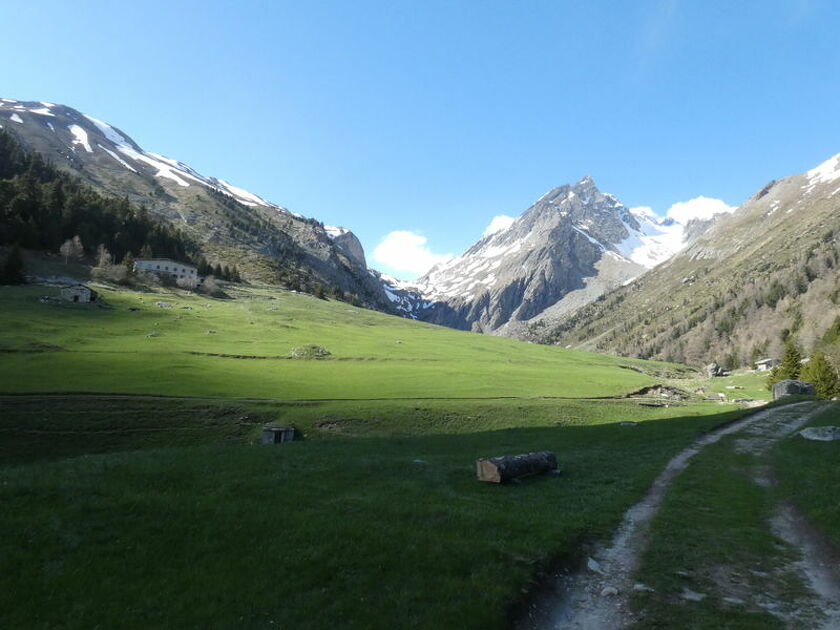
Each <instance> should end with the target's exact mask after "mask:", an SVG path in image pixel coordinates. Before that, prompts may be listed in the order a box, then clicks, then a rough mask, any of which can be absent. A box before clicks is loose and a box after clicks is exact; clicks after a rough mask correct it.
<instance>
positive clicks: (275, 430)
mask: <svg viewBox="0 0 840 630" xmlns="http://www.w3.org/2000/svg"><path fill="white" fill-rule="evenodd" d="M294 439H295V428H294V427H278V426H265V427H263V432H262V443H263V444H282V443H283V442H292V441H294Z"/></svg>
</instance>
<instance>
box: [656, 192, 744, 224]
mask: <svg viewBox="0 0 840 630" xmlns="http://www.w3.org/2000/svg"><path fill="white" fill-rule="evenodd" d="M734 211H735V206H730V205H729V204H727V203H726V202H725V201H721V200H720V199H712V198H710V197H695V198H694V199H691V200H689V201H679V202H677V203H675V204H674V205H673V206H671V207H670V208H668V212H666V213H665V214H666V215H667V216H668V217H669V218H671V219H673V220H674V221H676V222H677V223H682V224H683V225H685V224H686V223H688V222H689V221H690V220H691V219H711V218H712V217H713V216H714V215H716V214H720V213H722V212H726V213H730V212H734Z"/></svg>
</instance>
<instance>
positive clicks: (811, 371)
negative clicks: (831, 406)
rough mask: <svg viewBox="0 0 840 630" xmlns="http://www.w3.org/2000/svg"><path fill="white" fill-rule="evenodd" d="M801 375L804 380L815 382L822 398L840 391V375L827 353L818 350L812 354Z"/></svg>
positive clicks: (829, 396) (818, 393)
mask: <svg viewBox="0 0 840 630" xmlns="http://www.w3.org/2000/svg"><path fill="white" fill-rule="evenodd" d="M799 377H800V378H801V379H802V380H803V381H807V382H808V383H813V385H814V387H816V389H817V396H819V397H820V398H831V397H832V396H836V395H837V394H838V392H840V377H838V375H837V370H835V369H834V366H833V365H831V363H830V362H829V360H828V358H827V357H826V356H825V353H824V352H822V351H820V350H817V351H816V352H814V354H812V355H811V359H810V361H808V363H806V364H805V365H804V366H802V371H801V372H800V374H799Z"/></svg>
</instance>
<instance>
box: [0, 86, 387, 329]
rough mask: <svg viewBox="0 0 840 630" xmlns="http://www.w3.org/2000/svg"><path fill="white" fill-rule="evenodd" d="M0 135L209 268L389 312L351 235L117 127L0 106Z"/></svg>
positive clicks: (50, 110) (35, 105)
mask: <svg viewBox="0 0 840 630" xmlns="http://www.w3.org/2000/svg"><path fill="white" fill-rule="evenodd" d="M0 127H2V128H3V129H4V130H5V131H7V132H9V133H11V134H12V135H13V136H14V137H15V138H16V139H17V140H18V141H19V142H20V143H21V144H22V146H23V147H24V149H26V150H29V151H35V152H37V153H39V154H41V155H42V156H43V157H44V158H45V159H47V160H49V161H50V162H52V163H54V164H55V166H57V167H58V168H59V169H61V170H63V171H66V172H69V173H71V174H73V175H74V176H77V177H79V178H80V179H81V180H82V181H84V182H85V183H86V184H88V185H90V186H92V187H93V188H94V189H95V190H98V191H100V192H104V193H106V194H110V195H113V196H117V197H125V198H126V199H128V200H129V201H131V202H133V203H136V204H137V205H139V206H142V207H144V208H146V209H148V210H149V211H150V213H151V214H153V215H154V216H156V217H157V218H158V219H159V220H161V221H165V222H169V223H170V224H173V225H174V226H176V227H178V228H179V229H181V230H184V231H185V232H187V233H189V234H191V235H192V236H193V237H194V238H195V239H196V240H197V241H198V242H200V243H201V245H202V249H203V252H204V255H205V256H206V257H207V258H208V260H210V262H211V263H213V262H219V261H222V262H225V261H231V262H233V261H234V260H235V261H236V264H237V266H238V267H239V268H240V269H241V270H242V271H243V275H244V276H245V277H246V278H251V279H258V280H262V281H267V282H274V283H281V284H287V285H288V286H301V287H305V286H308V287H311V290H315V288H316V287H322V289H320V290H323V288H326V289H327V290H328V291H329V292H331V293H335V294H337V295H338V294H342V295H349V296H351V297H352V299H354V300H356V301H358V302H360V303H361V304H364V305H367V306H370V307H373V308H377V309H379V310H382V311H384V312H390V313H394V309H393V307H392V306H391V302H390V301H389V300H388V299H387V297H386V295H385V292H384V290H383V288H382V286H381V285H380V284H379V283H378V282H376V281H375V279H374V278H372V277H371V276H370V275H369V274H368V273H367V266H366V263H365V259H364V253H363V250H361V244H359V243H358V239H356V237H355V235H352V233H350V232H349V230H346V229H343V228H333V227H331V226H324V225H323V224H321V223H320V222H318V221H316V220H314V219H308V218H305V217H303V216H301V215H299V214H296V213H293V212H290V211H289V210H287V209H286V208H284V207H282V206H280V205H278V204H275V203H272V202H269V201H266V200H265V199H263V198H262V197H260V196H259V195H256V194H254V193H252V192H250V191H248V190H245V189H243V188H239V187H237V186H235V185H233V184H230V183H228V182H227V181H225V180H223V179H221V178H216V177H207V176H204V175H201V174H200V173H198V172H197V171H195V170H194V169H192V168H191V167H189V166H188V165H187V164H185V163H183V162H180V161H178V160H174V159H171V158H168V157H165V156H162V155H160V154H157V153H153V152H150V151H146V150H144V149H142V148H141V147H140V146H139V145H138V144H137V143H136V142H135V141H134V140H132V139H131V137H130V136H129V135H128V134H126V133H125V132H123V131H122V130H120V129H119V128H117V127H115V126H112V125H110V124H108V123H106V122H103V121H101V120H99V119H97V118H94V117H92V116H88V115H86V114H83V113H81V112H79V111H77V110H75V109H73V108H71V107H68V106H66V105H57V104H54V103H48V102H41V101H27V102H22V101H16V100H13V99H8V98H2V99H0ZM134 253H135V255H136V254H137V253H138V252H134Z"/></svg>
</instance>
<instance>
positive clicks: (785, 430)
mask: <svg viewBox="0 0 840 630" xmlns="http://www.w3.org/2000/svg"><path fill="white" fill-rule="evenodd" d="M822 409H823V406H822V405H820V406H816V408H815V409H813V410H812V411H810V412H809V413H806V414H802V415H798V414H791V415H788V414H776V415H775V416H774V417H772V418H771V421H770V422H765V423H760V424H755V425H751V426H749V427H748V428H746V429H745V430H744V431H743V435H742V436H740V437H739V438H738V439H737V440H736V441H735V444H734V449H735V451H736V452H738V453H750V454H752V455H756V456H759V457H762V456H766V455H767V454H768V453H769V451H770V449H771V448H772V447H773V445H775V444H776V442H778V441H779V440H780V439H782V438H784V437H786V436H788V435H791V434H793V433H794V432H795V431H798V430H799V429H801V428H802V426H803V425H804V424H805V423H806V422H808V420H810V419H811V418H812V417H813V416H814V415H815V414H816V413H819V412H820V411H821V410H822ZM751 476H752V479H753V481H755V483H757V484H758V485H760V486H769V485H772V484H773V472H772V470H770V469H769V468H768V467H767V466H765V465H757V466H755V467H754V468H753V469H752V471H751ZM769 525H770V530H771V531H772V532H773V534H774V535H775V536H777V537H778V538H780V539H781V540H783V541H784V542H785V543H786V544H787V546H788V547H789V548H790V549H793V550H795V551H796V552H797V555H798V556H799V560H797V561H795V562H793V563H792V564H791V565H790V566H787V567H783V568H782V569H780V570H779V571H778V573H779V574H780V575H778V576H775V577H776V578H781V577H784V574H793V575H794V576H795V577H796V578H797V579H798V580H799V581H800V582H801V583H802V584H804V585H805V586H806V587H807V589H808V590H809V591H810V594H809V596H807V597H805V598H801V601H798V602H797V605H796V606H793V607H787V608H784V607H770V608H766V609H767V610H768V611H769V612H771V613H772V614H773V615H775V616H776V617H778V618H779V619H781V620H782V621H784V622H785V624H786V625H787V626H788V627H791V628H824V629H826V630H828V629H837V628H840V571H838V570H837V562H836V561H837V558H835V557H834V555H835V554H834V551H833V550H832V549H831V548H830V546H829V545H828V544H827V542H826V541H825V540H824V539H823V537H822V536H821V534H819V532H817V531H816V530H815V529H814V528H813V527H811V526H810V524H809V523H808V522H807V521H806V520H805V518H803V516H802V515H801V514H800V513H799V511H798V510H797V509H796V508H795V507H794V506H793V505H790V504H788V503H783V504H780V505H777V506H776V508H775V510H774V513H773V516H772V518H771V519H770V524H769ZM765 607H766V606H765Z"/></svg>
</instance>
